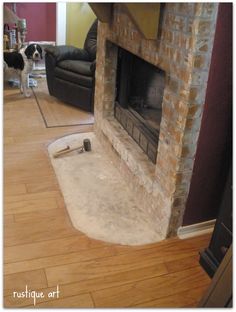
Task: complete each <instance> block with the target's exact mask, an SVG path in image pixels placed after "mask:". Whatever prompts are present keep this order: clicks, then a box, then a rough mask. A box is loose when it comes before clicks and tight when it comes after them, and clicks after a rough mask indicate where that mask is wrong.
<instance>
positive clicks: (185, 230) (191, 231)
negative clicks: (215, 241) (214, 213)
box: [177, 219, 216, 239]
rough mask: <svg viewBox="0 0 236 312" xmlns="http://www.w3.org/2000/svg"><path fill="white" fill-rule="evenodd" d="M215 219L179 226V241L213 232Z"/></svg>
mask: <svg viewBox="0 0 236 312" xmlns="http://www.w3.org/2000/svg"><path fill="white" fill-rule="evenodd" d="M215 222H216V219H213V220H209V221H205V222H201V223H195V224H191V225H187V226H181V227H180V228H179V229H178V232H177V235H178V237H179V238H180V239H186V238H190V237H194V236H199V235H203V234H207V233H211V232H213V229H214V226H215Z"/></svg>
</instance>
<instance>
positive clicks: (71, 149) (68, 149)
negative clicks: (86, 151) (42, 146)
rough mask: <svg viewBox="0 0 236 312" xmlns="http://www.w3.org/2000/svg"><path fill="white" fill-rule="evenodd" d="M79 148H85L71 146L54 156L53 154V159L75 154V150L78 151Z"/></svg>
mask: <svg viewBox="0 0 236 312" xmlns="http://www.w3.org/2000/svg"><path fill="white" fill-rule="evenodd" d="M79 148H81V149H82V148H83V146H78V147H74V148H70V146H67V147H66V148H64V149H62V150H60V151H58V152H56V153H54V154H53V157H54V158H56V157H58V156H60V155H64V154H67V153H70V152H73V151H75V150H77V149H79Z"/></svg>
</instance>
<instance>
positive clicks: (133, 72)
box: [115, 47, 165, 163]
mask: <svg viewBox="0 0 236 312" xmlns="http://www.w3.org/2000/svg"><path fill="white" fill-rule="evenodd" d="M164 87H165V72H164V71H162V70H161V69H159V68H158V67H156V66H154V65H152V64H150V63H148V62H146V61H145V60H143V59H141V58H139V57H138V56H136V55H134V54H132V53H130V52H128V51H126V50H125V49H122V48H120V47H119V48H118V60H117V80H116V101H115V117H116V119H117V120H118V121H119V122H120V123H121V124H122V126H123V127H124V129H125V130H126V131H127V132H128V133H129V135H130V136H131V137H132V138H133V139H134V140H135V141H136V143H138V145H139V146H140V147H141V148H142V149H143V151H144V152H145V153H146V154H147V155H148V157H149V158H150V159H151V161H152V162H153V163H156V156H157V147H158V138H159V131H160V122H161V115H162V99H163V93H164Z"/></svg>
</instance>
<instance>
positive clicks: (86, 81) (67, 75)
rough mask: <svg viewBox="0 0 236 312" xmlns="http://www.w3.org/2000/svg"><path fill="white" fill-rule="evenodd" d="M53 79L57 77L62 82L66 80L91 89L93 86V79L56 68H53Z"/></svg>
mask: <svg viewBox="0 0 236 312" xmlns="http://www.w3.org/2000/svg"><path fill="white" fill-rule="evenodd" d="M55 77H58V78H60V79H62V80H66V81H69V82H73V83H75V84H77V85H81V86H84V87H87V88H92V86H93V77H89V76H85V75H81V74H79V73H75V72H72V71H69V70H65V69H62V68H60V67H58V66H56V67H55Z"/></svg>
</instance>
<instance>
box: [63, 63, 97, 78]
mask: <svg viewBox="0 0 236 312" xmlns="http://www.w3.org/2000/svg"><path fill="white" fill-rule="evenodd" d="M91 64H92V63H91V62H86V61H77V60H76V61H75V60H64V61H61V62H59V63H58V64H57V66H58V67H59V68H62V69H65V70H68V71H70V72H73V73H76V74H80V75H85V76H89V77H91V76H92V75H93V71H92V70H91Z"/></svg>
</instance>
